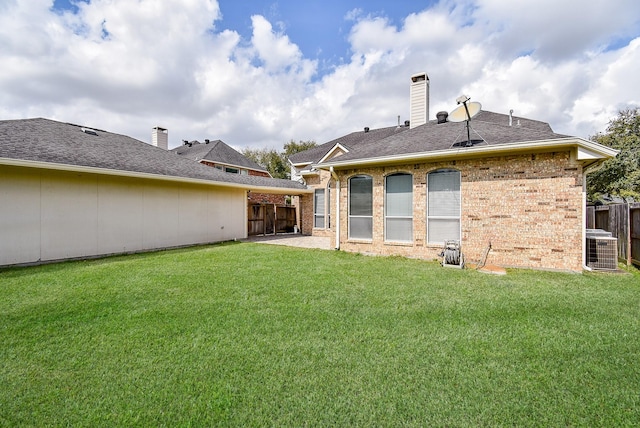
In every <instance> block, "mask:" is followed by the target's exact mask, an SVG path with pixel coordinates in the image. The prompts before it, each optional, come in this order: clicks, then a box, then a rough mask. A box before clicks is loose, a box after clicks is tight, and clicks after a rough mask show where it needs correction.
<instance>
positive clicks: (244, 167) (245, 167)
mask: <svg viewBox="0 0 640 428" xmlns="http://www.w3.org/2000/svg"><path fill="white" fill-rule="evenodd" d="M205 162H207V163H214V164H216V165H220V166H228V167H231V168H235V169H245V170H247V171H256V172H266V173H267V174H269V176H271V174H270V173H269V171H267V170H266V169H255V168H249V167H248V166H241V165H234V164H232V163H225V162H218V161H212V160H209V159H199V160H198V163H201V164H203V165H206V166H209V165H207V164H206V163H205Z"/></svg>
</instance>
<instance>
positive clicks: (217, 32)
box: [0, 0, 640, 150]
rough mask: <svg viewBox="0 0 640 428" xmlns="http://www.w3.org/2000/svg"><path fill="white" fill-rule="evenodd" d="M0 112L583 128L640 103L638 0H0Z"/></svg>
mask: <svg viewBox="0 0 640 428" xmlns="http://www.w3.org/2000/svg"><path fill="white" fill-rule="evenodd" d="M0 64H1V66H0V119H2V120H4V119H23V118H31V117H45V118H49V119H54V120H59V121H63V122H70V123H75V124H78V125H83V126H87V127H92V128H97V129H103V130H107V131H110V132H115V133H120V134H124V135H129V136H131V137H134V138H137V139H139V140H142V141H145V142H150V141H151V130H152V128H153V127H155V126H160V127H163V128H166V129H168V134H169V146H170V148H172V147H176V146H178V145H180V144H182V141H183V140H189V141H191V140H199V141H204V139H211V140H215V139H221V140H223V141H224V142H226V143H227V144H229V145H231V146H232V147H235V148H236V149H239V150H242V149H244V148H252V149H258V148H274V149H277V150H280V149H282V147H283V145H284V144H285V143H287V142H289V141H291V140H294V141H309V140H313V141H316V142H318V143H324V142H327V141H330V140H332V139H334V138H337V137H340V136H342V135H345V134H347V133H349V132H353V131H358V130H362V129H363V128H364V127H370V128H378V127H385V126H394V125H396V124H397V121H398V116H400V117H401V121H403V122H404V120H407V119H408V118H409V83H410V77H411V75H413V74H415V73H419V72H426V73H427V74H428V76H429V79H430V113H429V118H430V119H435V115H436V113H437V112H438V111H442V110H445V111H449V112H450V111H451V110H453V109H454V108H455V107H456V102H455V100H456V98H457V97H458V96H460V95H462V94H465V95H467V96H469V97H470V98H471V100H472V101H477V102H480V103H481V104H482V106H483V109H485V110H490V111H494V112H498V113H505V114H508V112H509V110H511V109H513V110H514V115H516V116H522V117H527V118H530V119H537V120H542V121H545V122H548V123H549V124H550V125H551V127H552V128H553V129H554V131H556V132H558V133H562V134H568V135H573V136H577V137H582V138H589V137H590V136H593V135H595V134H596V133H598V132H605V130H606V127H607V124H608V122H609V121H610V120H611V119H613V118H614V117H616V115H617V113H618V111H620V110H621V109H626V108H633V107H637V106H640V2H638V1H637V0H590V1H589V2H585V1H584V0H518V1H514V0H443V1H434V0H426V1H419V0H413V1H407V0H394V1H391V0H387V1H382V0H367V1H364V0H340V1H338V0H324V1H300V0H296V1H293V0H277V1H269V0H266V1H258V0H245V1H242V0H219V1H216V0H162V1H158V0H0Z"/></svg>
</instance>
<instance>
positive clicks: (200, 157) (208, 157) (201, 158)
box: [154, 128, 286, 205]
mask: <svg viewBox="0 0 640 428" xmlns="http://www.w3.org/2000/svg"><path fill="white" fill-rule="evenodd" d="M158 129H162V128H154V134H155V133H156V132H157V130H158ZM164 131H166V130H164ZM170 151H171V152H173V153H176V154H178V155H180V156H184V157H186V158H189V159H192V160H195V161H197V162H200V163H201V164H203V165H207V166H211V167H214V168H216V169H218V170H220V171H224V172H227V173H229V174H240V175H251V176H255V177H271V174H270V173H269V171H267V170H266V169H265V168H263V167H262V166H260V165H258V164H257V163H256V162H254V161H253V160H251V159H249V158H247V157H246V156H244V155H243V154H242V153H239V152H238V151H236V150H235V149H233V148H232V147H230V146H229V145H227V144H226V143H225V142H224V141H222V140H208V139H206V140H204V143H201V142H199V141H197V140H194V141H183V145H182V146H180V147H176V148H174V149H171V150H170ZM248 201H249V204H252V203H253V204H256V203H258V204H274V205H285V201H286V197H285V195H276V194H269V193H253V192H252V193H249V196H248Z"/></svg>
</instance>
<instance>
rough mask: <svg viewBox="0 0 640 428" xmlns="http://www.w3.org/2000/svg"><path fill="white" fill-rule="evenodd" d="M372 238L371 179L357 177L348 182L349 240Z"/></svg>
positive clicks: (361, 176) (362, 176)
mask: <svg viewBox="0 0 640 428" xmlns="http://www.w3.org/2000/svg"><path fill="white" fill-rule="evenodd" d="M372 237H373V179H372V178H371V177H369V176H366V175H358V176H355V177H352V178H351V179H350V180H349V238H352V239H372Z"/></svg>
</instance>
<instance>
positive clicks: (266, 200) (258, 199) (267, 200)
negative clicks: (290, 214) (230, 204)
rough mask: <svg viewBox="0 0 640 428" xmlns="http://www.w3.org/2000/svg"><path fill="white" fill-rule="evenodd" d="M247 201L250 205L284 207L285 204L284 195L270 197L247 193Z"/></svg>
mask: <svg viewBox="0 0 640 428" xmlns="http://www.w3.org/2000/svg"><path fill="white" fill-rule="evenodd" d="M247 199H248V200H249V202H250V203H252V204H275V205H286V202H287V197H286V195H272V194H270V193H255V192H249V196H248V197H247Z"/></svg>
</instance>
